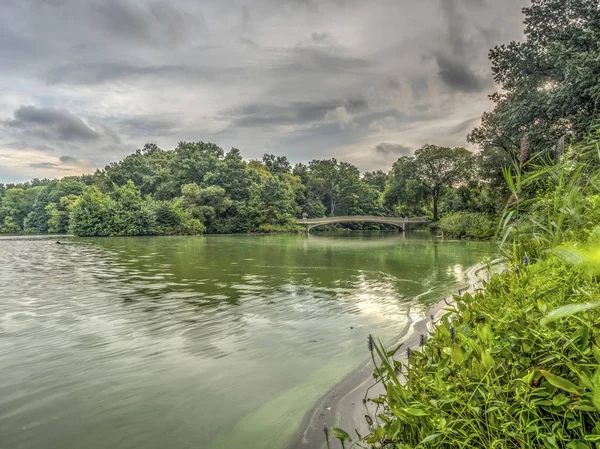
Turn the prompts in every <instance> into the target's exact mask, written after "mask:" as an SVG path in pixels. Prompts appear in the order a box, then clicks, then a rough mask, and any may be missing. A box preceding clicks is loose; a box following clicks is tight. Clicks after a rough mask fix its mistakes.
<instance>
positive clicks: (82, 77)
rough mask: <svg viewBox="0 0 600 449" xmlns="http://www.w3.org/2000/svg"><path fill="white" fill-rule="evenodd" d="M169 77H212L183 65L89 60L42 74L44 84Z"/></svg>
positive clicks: (197, 69)
mask: <svg viewBox="0 0 600 449" xmlns="http://www.w3.org/2000/svg"><path fill="white" fill-rule="evenodd" d="M142 77H156V78H161V77H170V78H171V79H174V78H182V77H186V78H194V79H196V80H197V81H199V80H202V79H204V80H209V79H213V78H214V75H213V74H212V73H211V72H209V71H205V70H202V68H197V67H190V66H186V65H183V64H182V65H162V66H161V65H154V66H136V65H133V64H124V63H113V62H93V63H87V64H67V65H63V66H59V67H54V68H53V69H51V70H49V71H48V72H47V73H46V75H45V80H46V82H47V83H48V84H100V83H105V82H109V81H117V80H123V79H126V78H138V79H139V78H142Z"/></svg>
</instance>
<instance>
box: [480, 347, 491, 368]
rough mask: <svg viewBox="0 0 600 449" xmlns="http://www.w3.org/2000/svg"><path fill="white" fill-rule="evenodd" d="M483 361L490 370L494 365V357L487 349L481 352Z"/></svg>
mask: <svg viewBox="0 0 600 449" xmlns="http://www.w3.org/2000/svg"><path fill="white" fill-rule="evenodd" d="M481 363H482V364H483V366H484V368H485V369H486V370H490V369H492V368H493V367H494V358H493V357H492V356H491V355H490V354H489V353H488V352H487V351H483V352H482V353H481Z"/></svg>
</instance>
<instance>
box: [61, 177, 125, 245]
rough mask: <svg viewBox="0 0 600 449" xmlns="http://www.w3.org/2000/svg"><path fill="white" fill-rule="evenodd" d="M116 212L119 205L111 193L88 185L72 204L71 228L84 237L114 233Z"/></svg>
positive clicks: (74, 232) (73, 231)
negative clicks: (105, 192)
mask: <svg viewBox="0 0 600 449" xmlns="http://www.w3.org/2000/svg"><path fill="white" fill-rule="evenodd" d="M116 212H117V205H116V204H115V201H114V200H113V199H112V198H111V197H110V196H109V195H106V194H104V193H102V192H101V191H100V189H98V187H96V186H91V187H88V188H86V189H85V190H84V191H83V194H82V195H81V196H80V197H79V198H77V201H75V203H73V205H72V206H71V212H70V214H69V218H70V230H71V232H72V233H73V234H75V235H77V236H82V237H86V236H94V237H103V236H109V235H113V229H114V227H115V226H114V223H113V220H114V217H115V215H116Z"/></svg>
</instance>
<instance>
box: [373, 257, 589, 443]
mask: <svg viewBox="0 0 600 449" xmlns="http://www.w3.org/2000/svg"><path fill="white" fill-rule="evenodd" d="M588 253H589V254H597V248H596V250H590V251H588ZM582 254H585V251H584V252H583V253H582ZM569 259H570V260H579V261H581V260H582V259H583V257H582V256H580V257H575V258H573V257H570V258H569ZM596 271H597V270H596ZM575 286H576V288H575ZM484 287H485V288H484V290H482V291H480V292H478V293H476V294H474V295H470V294H465V295H464V296H462V297H456V298H455V299H456V305H455V307H454V310H452V311H451V312H449V313H447V314H446V315H445V316H443V317H442V319H441V320H440V323H438V324H439V325H438V326H437V327H436V329H435V331H434V333H433V334H432V335H431V336H430V337H429V338H428V339H427V341H426V342H425V341H424V342H423V343H424V344H423V346H422V347H420V348H419V349H418V350H417V349H414V350H413V351H412V352H411V353H410V354H409V358H408V361H407V362H406V364H403V363H400V362H399V361H397V360H394V355H395V353H396V351H390V352H387V353H386V352H385V350H384V349H383V348H382V347H381V345H380V344H376V345H375V348H374V350H375V351H376V352H377V354H378V355H379V357H380V358H381V360H382V364H381V366H379V367H378V368H377V370H376V374H375V376H376V377H378V378H380V379H381V380H382V381H383V383H384V384H385V386H386V394H385V395H382V396H380V397H378V398H375V399H373V401H374V402H376V403H379V404H382V405H383V407H384V411H383V413H382V414H381V415H380V418H381V420H382V421H381V425H380V426H379V427H377V428H374V429H373V432H372V433H371V435H370V436H368V437H367V438H366V442H367V443H368V444H370V445H371V446H370V447H372V448H402V449H409V448H416V447H419V448H426V447H431V448H457V447H459V448H487V447H494V448H557V449H558V448H569V449H579V448H581V449H584V448H592V447H598V445H597V443H596V442H597V441H600V326H599V325H598V323H600V309H599V308H597V306H598V305H599V304H600V303H598V302H590V301H597V300H598V298H599V297H600V288H599V285H598V282H597V280H596V279H595V278H594V277H592V273H591V272H590V271H589V266H588V267H587V268H586V267H585V265H582V266H573V265H570V264H568V263H566V262H564V261H563V260H561V259H559V257H558V256H556V255H552V256H550V257H549V258H548V259H547V260H545V261H540V262H539V263H536V264H534V265H530V266H529V267H524V266H522V267H520V269H519V270H518V271H517V272H515V270H511V271H506V272H504V273H503V274H501V275H494V276H493V278H492V279H491V281H490V282H489V283H487V284H484ZM578 309H581V310H585V311H581V310H580V311H579V313H577V314H573V312H574V311H577V310H578ZM422 338H423V340H425V337H422ZM398 371H400V372H401V374H398ZM400 378H403V380H404V383H403V381H401V380H400Z"/></svg>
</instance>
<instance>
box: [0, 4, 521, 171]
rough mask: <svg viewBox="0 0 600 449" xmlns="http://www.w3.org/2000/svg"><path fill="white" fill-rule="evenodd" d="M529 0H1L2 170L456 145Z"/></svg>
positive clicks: (391, 153) (364, 163)
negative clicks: (197, 153)
mask: <svg viewBox="0 0 600 449" xmlns="http://www.w3.org/2000/svg"><path fill="white" fill-rule="evenodd" d="M527 3H528V0H503V1H502V2H498V1H497V0H372V1H370V2H361V1H358V0H253V1H248V0H231V1H227V2H223V1H222V0H203V1H202V2H195V1H190V0H169V1H167V0H127V1H125V0H86V1H81V0H19V1H12V2H11V1H4V2H1V1H0V161H2V164H3V167H0V169H1V170H0V182H2V181H3V180H5V179H15V177H18V176H22V177H24V179H27V178H30V177H31V176H32V175H34V174H35V171H36V170H42V169H43V176H48V175H49V174H51V173H52V171H53V170H56V175H57V176H61V175H62V174H64V173H62V172H61V171H60V170H62V169H63V168H65V167H69V165H71V166H72V165H76V164H82V165H81V167H85V170H88V169H89V170H92V169H93V167H102V166H104V165H106V164H107V163H109V162H111V161H113V160H118V159H121V158H123V157H124V156H125V155H126V154H128V153H129V152H131V151H134V150H135V149H136V148H139V147H140V146H141V145H143V144H144V143H145V142H155V143H157V144H158V145H159V146H161V147H163V148H172V147H173V146H175V145H176V143H177V141H179V140H204V141H207V140H210V141H215V142H216V143H218V144H220V145H222V146H224V147H229V146H236V147H239V148H240V149H241V150H242V151H243V153H244V155H245V157H247V158H256V157H260V156H261V155H262V154H263V153H264V152H265V151H269V152H273V153H277V154H283V155H286V156H288V157H289V158H290V159H293V160H294V161H301V160H310V159H312V158H319V157H336V158H338V159H340V160H346V159H347V160H349V161H350V162H354V163H356V164H358V165H359V166H360V167H361V168H362V169H378V168H381V169H387V168H389V161H390V160H391V158H392V157H395V156H397V155H398V154H405V153H406V152H407V151H408V150H410V149H411V148H418V147H419V146H421V145H422V144H423V143H425V141H426V140H427V141H432V142H434V143H436V144H441V145H453V146H454V145H465V144H466V142H465V139H464V135H463V134H466V133H467V132H468V129H466V128H468V127H470V126H472V123H474V121H475V119H472V118H473V117H477V116H478V115H479V114H480V113H481V112H482V111H484V110H486V109H489V107H490V104H489V102H488V99H487V94H488V93H490V92H491V91H492V90H493V85H492V84H491V77H490V76H489V66H490V64H489V61H488V60H487V53H488V50H489V48H490V47H491V46H493V45H494V44H496V43H503V42H508V41H510V40H513V39H519V38H520V37H521V36H522V31H521V30H522V27H523V26H522V23H521V22H522V16H521V13H520V9H521V7H522V6H524V5H525V4H527ZM40 81H41V82H40ZM22 105H35V106H22ZM11 117H12V118H11ZM2 119H5V120H2ZM390 142H391V143H390ZM393 142H402V145H399V144H394V143H393ZM402 146H405V147H406V148H405V149H403V148H402ZM17 147H18V148H17ZM375 148H378V150H374V149H375ZM407 149H408V150H407ZM25 153H27V155H28V156H27V157H29V155H31V157H33V158H35V157H38V156H37V155H39V154H40V153H47V154H52V155H53V156H58V155H61V154H62V155H68V156H63V158H64V159H61V160H60V161H58V160H57V161H54V159H50V160H52V161H54V162H56V163H57V166H56V167H51V166H50V165H46V166H45V167H31V166H29V165H28V164H29V163H32V164H35V163H38V162H39V163H42V164H43V163H46V162H45V161H47V160H48V158H47V157H46V156H44V157H43V158H40V160H39V161H36V160H29V159H28V160H23V157H21V159H19V157H20V156H19V155H21V154H25ZM386 154H387V156H386ZM375 155H378V156H379V157H374V156H375ZM69 158H72V159H69ZM79 161H81V162H79ZM386 164H387V166H386ZM61 165H62V166H61ZM10 170H13V171H14V172H15V173H17V174H16V175H13V174H11V175H10V176H9V175H7V173H8V172H9V171H10ZM19 173H20V175H19Z"/></svg>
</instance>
